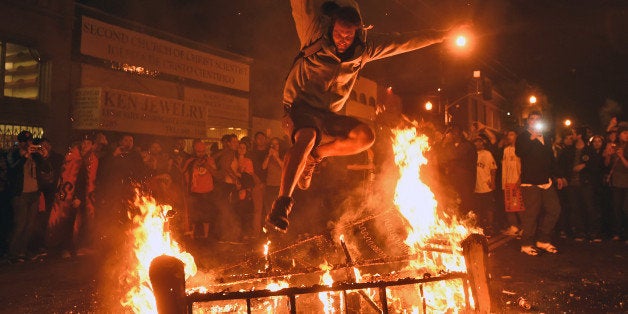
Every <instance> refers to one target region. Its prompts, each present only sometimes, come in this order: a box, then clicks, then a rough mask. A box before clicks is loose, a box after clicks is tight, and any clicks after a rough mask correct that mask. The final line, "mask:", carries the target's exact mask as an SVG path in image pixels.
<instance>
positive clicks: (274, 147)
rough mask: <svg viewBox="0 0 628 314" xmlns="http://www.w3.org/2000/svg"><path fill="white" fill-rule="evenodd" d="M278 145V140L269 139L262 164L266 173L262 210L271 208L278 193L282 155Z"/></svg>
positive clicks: (275, 138) (274, 138)
mask: <svg viewBox="0 0 628 314" xmlns="http://www.w3.org/2000/svg"><path fill="white" fill-rule="evenodd" d="M279 145H280V140H279V138H277V137H273V138H271V139H270V147H269V149H268V154H267V155H266V158H264V162H263V163H262V169H263V170H264V171H266V194H265V195H264V203H265V205H264V208H265V209H266V210H268V209H270V208H271V205H272V202H273V201H274V200H275V196H277V193H279V185H280V184H281V171H282V168H283V154H281V152H280V149H279V147H280V146H279Z"/></svg>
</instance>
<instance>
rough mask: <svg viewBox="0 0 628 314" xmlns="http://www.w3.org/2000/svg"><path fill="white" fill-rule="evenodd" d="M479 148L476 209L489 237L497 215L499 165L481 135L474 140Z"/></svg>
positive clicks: (480, 223)
mask: <svg viewBox="0 0 628 314" xmlns="http://www.w3.org/2000/svg"><path fill="white" fill-rule="evenodd" d="M473 144H474V145H475V148H476V150H477V156H478V157H477V166H476V180H475V189H474V193H475V194H474V196H475V211H476V212H477V213H478V218H479V225H480V226H481V227H482V228H483V229H484V234H485V235H486V236H487V237H491V236H492V235H493V222H494V217H495V195H494V191H495V172H496V171H497V165H496V164H495V159H494V158H493V155H492V154H491V152H489V151H488V150H487V149H486V146H487V145H488V144H489V142H488V141H486V140H485V139H483V138H481V137H477V138H475V139H474V140H473Z"/></svg>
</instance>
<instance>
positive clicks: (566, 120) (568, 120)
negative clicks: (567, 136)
mask: <svg viewBox="0 0 628 314" xmlns="http://www.w3.org/2000/svg"><path fill="white" fill-rule="evenodd" d="M565 126H567V127H568V126H571V120H570V119H565Z"/></svg>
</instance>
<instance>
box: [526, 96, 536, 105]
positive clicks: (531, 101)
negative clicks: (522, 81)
mask: <svg viewBox="0 0 628 314" xmlns="http://www.w3.org/2000/svg"><path fill="white" fill-rule="evenodd" d="M528 101H530V103H531V104H536V96H534V95H532V96H530V99H528Z"/></svg>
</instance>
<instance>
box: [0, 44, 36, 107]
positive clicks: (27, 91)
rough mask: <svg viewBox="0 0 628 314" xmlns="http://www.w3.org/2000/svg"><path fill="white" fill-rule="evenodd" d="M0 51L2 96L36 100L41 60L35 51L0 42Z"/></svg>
mask: <svg viewBox="0 0 628 314" xmlns="http://www.w3.org/2000/svg"><path fill="white" fill-rule="evenodd" d="M0 49H1V50H0V51H1V54H0V65H1V66H0V71H1V73H0V74H2V76H3V77H4V79H3V80H0V84H2V89H1V90H2V91H3V96H5V97H13V98H23V99H32V100H38V99H39V91H40V76H41V67H40V61H41V60H40V58H39V54H38V53H37V51H36V50H35V49H33V48H30V47H26V46H22V45H18V44H14V43H9V42H0Z"/></svg>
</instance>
